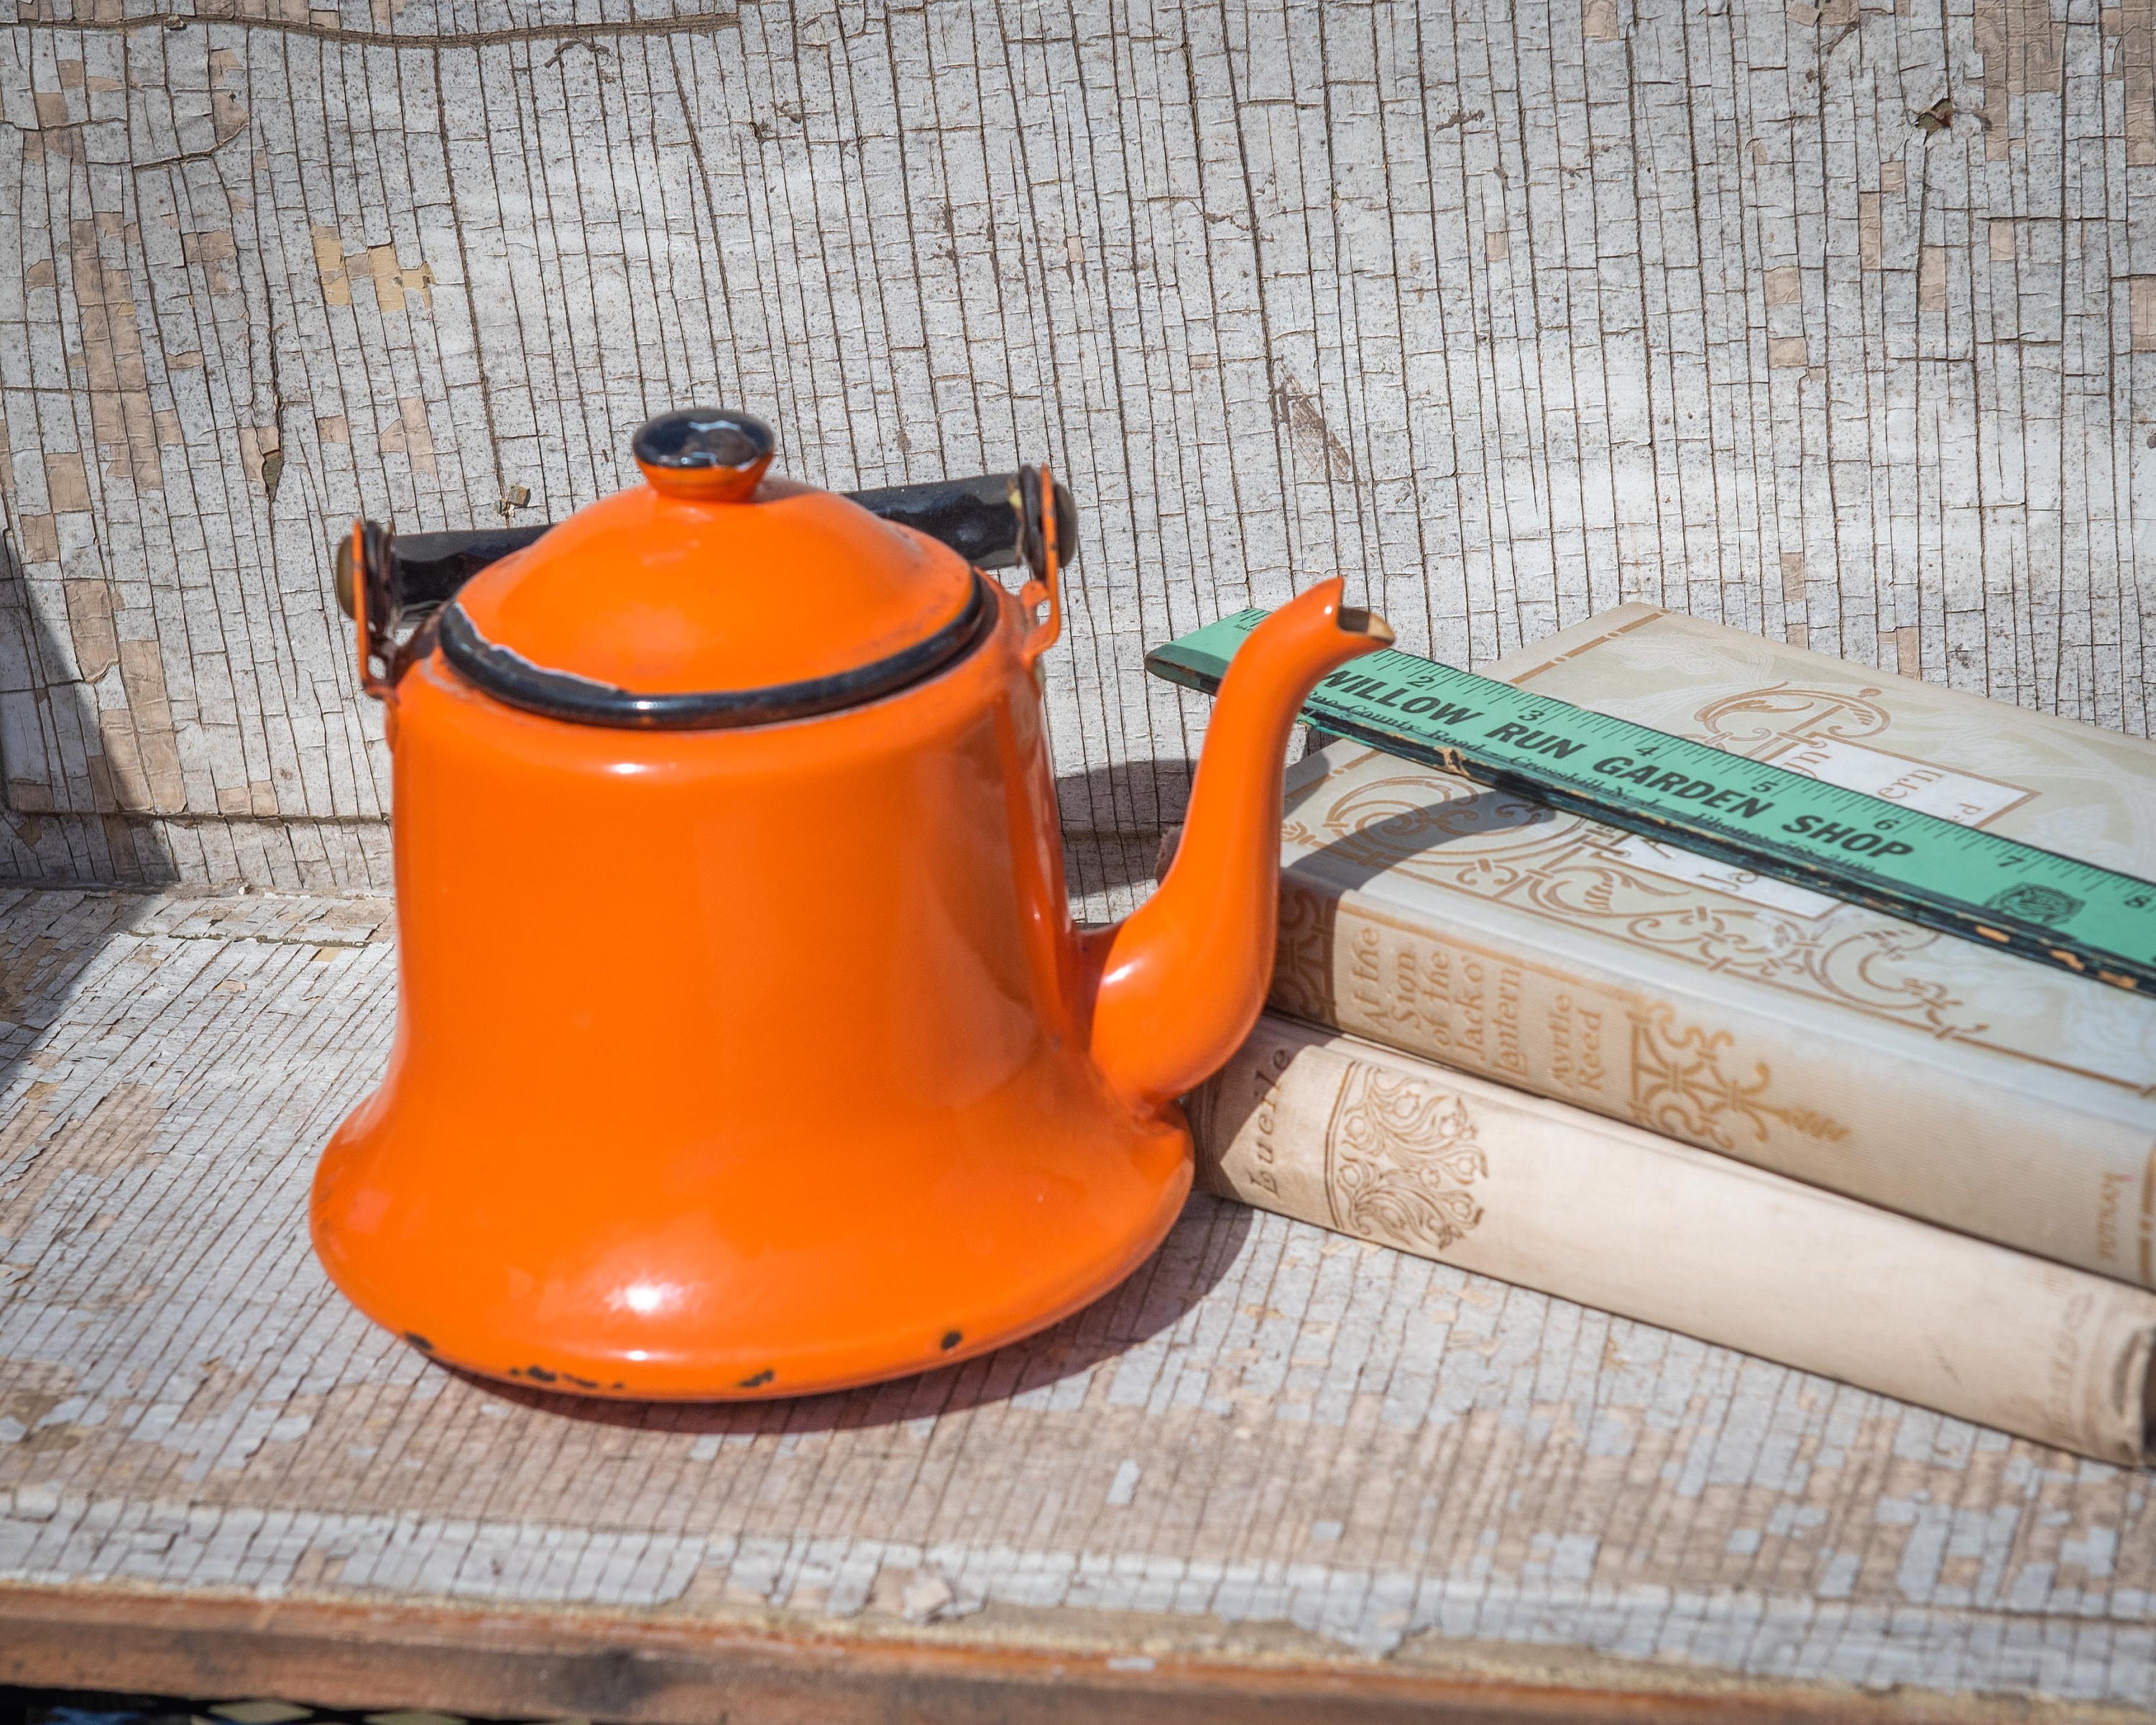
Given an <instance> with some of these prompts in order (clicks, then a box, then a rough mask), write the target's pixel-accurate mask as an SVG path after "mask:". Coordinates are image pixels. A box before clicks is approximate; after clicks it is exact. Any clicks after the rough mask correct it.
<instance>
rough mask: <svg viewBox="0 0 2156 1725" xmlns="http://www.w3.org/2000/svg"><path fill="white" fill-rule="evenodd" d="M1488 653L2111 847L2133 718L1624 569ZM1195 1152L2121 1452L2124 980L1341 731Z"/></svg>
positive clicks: (1855, 1373)
mask: <svg viewBox="0 0 2156 1725" xmlns="http://www.w3.org/2000/svg"><path fill="white" fill-rule="evenodd" d="M1489 674H1490V675H1494V676H1497V677H1501V678H1503V679H1505V680H1508V681H1511V682H1513V683H1515V684H1520V685H1528V686H1532V688H1533V689H1534V690H1536V691H1537V692H1543V693H1547V694H1548V695H1551V696H1555V697H1558V698H1559V699H1562V700H1564V701H1571V702H1573V703H1575V704H1577V705H1578V706H1585V707H1592V708H1594V709H1596V710H1598V711H1603V712H1606V713H1610V714H1614V715H1617V716H1621V717H1624V718H1627V719H1631V720H1635V721H1639V722H1640V723H1642V724H1646V725H1651V726H1655V728H1657V729H1659V730H1662V731H1666V732H1674V733H1676V734H1678V735H1681V736H1686V737H1693V738H1696V739H1697V740H1699V741H1702V742H1707V743H1711V744H1713V745H1715V746H1717V747H1722V748H1724V749H1727V750H1729V751H1731V752H1734V753H1737V754H1741V755H1744V756H1747V757H1751V758H1753V759H1756V760H1762V761H1771V762H1774V763H1775V764H1776V765H1777V766H1780V767H1784V768H1790V769H1793V770H1794V771H1796V772H1799V773H1809V774H1811V775H1813V776H1815V777H1816V778H1822V779H1827V780H1831V781H1832V782H1834V783H1837V784H1840V785H1844V786H1846V787H1849V788H1855V789H1859V790H1863V791H1867V792H1870V793H1873V794H1875V795H1877V796H1881V797H1885V798H1889V799H1891V800H1894V801H1897V802H1902V803H1907V804H1909V805H1910V806H1912V807H1915V808H1918V809H1924V810H1927V811H1928V812H1929V813H1931V814H1937V815H1941V816H1943V817H1944V818H1946V819H1950V820H1955V821H1960V822H1963V823H1966V824H1971V825H1980V826H1984V827H1987V828H1989V829H1992V830H1994V831H1996V832H1999V833H2001V834H2005V835H2007V836H2009V837H2011V838H2015V839H2021V840H2023V841H2024V842H2026V843H2029V844H2031V845H2039V846H2041V847H2042V848H2044V849H2046V850H2055V851H2059V852H2062V853H2064V854H2066V855H2071V856H2077V857H2081V858H2083V859H2085V860H2088V861H2091V862H2094V863H2099V864H2102V865H2106V866H2107V867H2110V868H2113V869H2117V870H2123V871H2124V872H2127V873H2131V874H2139V875H2148V874H2151V873H2152V872H2156V745H2152V744H2150V743H2149V742H2146V741H2143V740H2141V739H2138V738H2133V737H2124V736H2121V735H2117V734H2115V733H2112V732H2104V731H2099V730H2096V729H2093V728H2092V727H2089V726H2082V725H2077V724H2074V723H2072V722H2071V721H2063V720H2060V719H2056V718H2052V717H2048V716H2044V715H2041V714H2038V713H2033V712H2029V711H2024V710H2022V709H2020V708H2017V707H2014V706H2006V705H2004V704H2001V703H1998V702H1994V701H1984V700H1982V699H1979V698H1977V697H1974V696H1967V695H1960V694H1956V693H1953V692H1952V691H1948V690H1944V689H1939V688H1936V687H1933V686H1932V685H1928V684H1926V683H1922V682H1917V681H1914V680H1910V679H1907V678H1901V677H1895V676H1890V675H1885V674H1883V673H1881V672H1878V671H1875V670H1866V669H1865V668H1862V667H1860V666H1856V665H1848V664H1845V663H1843V662H1841V661H1840V660H1833V659H1829V658H1826V657H1825V656H1823V655H1819V654H1815V653H1809V652H1806V651H1804V650H1803V649H1799V648H1795V647H1791V646H1787V645H1784V644H1780V643H1777V642H1773V641H1768V640H1763V639H1758V638H1757V637H1754V636H1751V635H1748V634H1741V633H1739V632H1738V631H1736V630H1733V629H1725V628H1722V627H1721V626H1719V625H1717V624H1709V623H1702V622H1699V621H1697V620H1695V619H1691V618H1686V617H1681V616H1677V615H1675V614H1670V613H1666V612H1663V611H1659V610H1656V609H1655V608H1651V607H1648V606H1640V605H1635V606H1627V607H1625V608H1622V609H1620V610H1617V611H1614V612H1609V613H1606V614H1603V615H1601V616H1599V617H1596V618H1594V619H1590V620H1589V621H1588V622H1587V623H1584V624H1580V625H1578V627H1576V628H1574V629H1570V630H1568V631H1566V632H1565V633H1563V634H1559V635H1558V636H1556V637H1555V638H1554V639H1551V640H1548V641H1545V642H1543V643H1541V644H1538V645H1537V646H1535V647H1533V648H1531V649H1527V650H1525V651H1522V652H1521V653H1517V654H1515V655H1512V656H1511V657H1509V658H1507V659H1506V660H1501V662H1500V663H1499V664H1498V665H1496V666H1495V667H1493V668H1492V669H1491V671H1490V673H1489ZM1287 790H1288V796H1287V814H1286V829H1285V845H1286V855H1285V858H1284V860H1285V863H1286V869H1285V872H1284V874H1283V876H1282V885H1281V924H1280V953H1279V962H1278V966H1277V969H1276V975H1275V979H1274V983H1273V993H1272V1001H1271V1006H1272V1009H1271V1010H1270V1011H1269V1012H1268V1013H1267V1014H1266V1015H1265V1018H1264V1019H1262V1020H1261V1021H1260V1024H1259V1026H1258V1028H1257V1029H1256V1031H1255V1033H1254V1034H1253V1035H1252V1036H1251V1038H1250V1041H1249V1043H1248V1044H1247V1045H1245V1047H1244V1048H1243V1049H1242V1050H1241V1051H1240V1053H1239V1054H1238V1055H1237V1056H1236V1057H1235V1060H1233V1061H1232V1062H1230V1064H1229V1066H1228V1067H1227V1069H1226V1070H1224V1071H1223V1072H1222V1073H1221V1074H1220V1075H1219V1076H1218V1077H1216V1078H1215V1079H1214V1080H1213V1081H1211V1082H1210V1083H1209V1084H1208V1085H1207V1086H1204V1089H1202V1090H1201V1091H1199V1092H1198V1093H1197V1094H1196V1095H1194V1096H1193V1097H1192V1098H1191V1099H1190V1112H1191V1117H1192V1123H1193V1127H1194V1129H1195V1132H1196V1135H1197V1137H1198V1142H1199V1168H1200V1179H1201V1182H1202V1183H1204V1184H1205V1185H1207V1186H1208V1187H1209V1188H1210V1189H1212V1190H1214V1191H1216V1192H1218V1193H1220V1194H1225V1195H1229V1196H1232V1197H1235V1198H1238V1199H1243V1200H1245V1201H1246V1202H1248V1203H1250V1204H1256V1205H1259V1206H1260V1207H1262V1208H1265V1209H1272V1210H1277V1211H1280V1212H1281V1213H1283V1214H1287V1215H1291V1216H1296V1217H1299V1218H1301V1219H1305V1220H1307V1221H1311V1222H1315V1223H1317V1224H1321V1225H1322V1226H1324V1227H1327V1228H1332V1229H1337V1230H1340V1231H1342V1232H1344V1233H1347V1234H1352V1235H1358V1236H1359V1237H1361V1238H1363V1239H1365V1240H1375V1241H1378V1242H1380V1243H1382V1244H1384V1245H1390V1246H1394V1247H1397V1248H1399V1249H1400V1250H1405V1251H1410V1252H1415V1253H1419V1254H1422V1255H1426V1256H1429V1257H1433V1258H1438V1259H1441V1260H1445V1262H1448V1263H1452V1264H1456V1265H1458V1266H1460V1267H1462V1268H1464V1269H1467V1270H1471V1271H1480V1272H1482V1273H1484V1274H1487V1275H1490V1276H1498V1277H1501V1278H1502V1279H1504V1280H1506V1281H1512V1282H1517V1283H1519V1284H1522V1285H1523V1286H1528V1287H1532V1288H1537V1289H1540V1290H1542V1291H1546V1292H1548V1293H1551V1294H1555V1295H1558V1296H1563V1297H1564V1298H1567V1299H1571V1300H1575V1301H1579V1302H1581V1303H1583V1304H1585V1305H1589V1306H1594V1307H1599V1308H1601V1309H1603V1310H1604V1311H1608V1312H1615V1313H1618V1314H1620V1315H1622V1316H1625V1317H1634V1318H1639V1319H1642V1320H1645V1321H1647V1322H1653V1323H1656V1324H1660V1325H1663V1326H1665V1327H1669V1328H1671V1329H1676V1330H1681V1331H1683V1332H1687V1333H1689V1334H1691V1335H1693V1336H1697V1337H1702V1339H1705V1340H1707V1341H1711V1342H1716V1343H1722V1344H1725V1345H1727V1346H1729V1347H1732V1348H1741V1349H1743V1350H1746V1351H1748V1352H1750V1353H1756V1354H1759V1355H1762V1356H1763V1357H1765V1358H1769V1359H1774V1360H1777V1361H1779V1362H1782V1363H1786V1364H1789V1365H1793V1366H1796V1367H1799V1368H1803V1369H1804V1370H1808V1371H1812V1372H1817V1373H1823V1374H1825V1375H1827V1376H1830V1377H1834V1378H1842V1379H1845V1380H1846V1381H1848V1382H1850V1383H1852V1384H1857V1385H1860V1386H1861V1387H1863V1388H1865V1389H1873V1390H1877V1391H1880V1392H1882V1393H1884V1394H1891V1395H1893V1396H1897V1397H1900V1398H1902V1399H1906V1400H1909V1401H1912V1402H1917V1403H1920V1404H1923V1405H1926V1406H1928V1407H1932V1408H1936V1409H1941V1410H1943V1411H1944V1412H1947V1413H1949V1414H1956V1415H1958V1416H1960V1417H1962V1418H1964V1419H1968V1420H1974V1421H1977V1422H1979V1423H1980V1424H1984V1425H1993V1426H1996V1427H1999V1428H2001V1429H2003V1430H2007V1431H2010V1432H2014V1433H2016V1434H2019V1435H2024V1436H2027V1437H2031V1438H2035V1439H2037V1440H2040V1441H2043V1442H2046V1443H2050V1444H2054V1445H2060V1446H2061V1447H2064V1448H2066V1449H2070V1450H2076V1451H2077V1452H2079V1453H2081V1454H2082V1455H2092V1456H2096V1457H2098V1458H2100V1459H2102V1460H2105V1461H2115V1462H2122V1463H2127V1464H2138V1463H2141V1462H2143V1461H2147V1460H2148V1459H2149V1457H2150V1455H2151V1427H2152V1422H2156V1373H2152V1371H2151V1363H2152V1356H2156V1293H2151V1292H2150V1291H2148V1290H2149V1289H2150V1288H2151V1287H2156V999H2145V998H2143V997H2140V996H2138V995H2135V994H2132V993H2125V992H2123V991H2122V990H2119V989H2117V988H2107V987H2105V986H2103V985H2102V984H2101V983H2094V982H2090V981H2087V980H2085V979H2083V978H2077V977H2075V976H2072V975H2071V974H2069V973H2065V972H2063V971H2057V970H2053V969H2051V968H2047V967H2045V966H2042V965H2039V964H2036V963H2030V962H2029V961H2027V960H2025V959H2021V958H2017V957H2013V956H2011V955H2010V954H2006V953H2003V952H1993V951H1989V950H1987V949H1985V948H1983V947H1979V946H1977V945H1975V944H1974V943H1972V942H1968V941H1965V940H1961V939H1958V938H1954V937H1950V936H1947V935H1943V934H1935V933H1932V932H1928V931H1926V930H1924V929H1922V928H1919V927H1916V926H1915V925H1913V924H1911V923H1905V922H1897V921H1896V920H1894V919H1892V918H1891V917H1887V916H1881V915H1878V914H1876V913H1875V912H1872V911H1866V910H1863V909H1861V908H1859V907H1857V906H1853V905H1849V904H1845V903H1843V902H1840V901H1837V900H1835V899H1831V898H1827V897H1824V896H1820V895H1818V894H1816V893H1813V892H1810V891H1805V890H1803V889H1801V888H1799V887H1796V886H1788V885H1785V884H1784V883H1782V882H1780V881H1778V880H1770V879H1767V878H1763V877H1761V876H1758V875H1752V874H1748V873H1747V872H1745V871H1743V870H1738V869H1733V868H1731V867H1729V866H1727V865H1724V864H1721V863H1717V862H1713V861H1711V860H1707V859H1705V858H1703V857H1700V856H1697V855H1691V854H1689V853H1687V852H1685V851H1682V850H1676V849H1673V848H1671V847H1669V846H1667V845H1661V844H1657V843H1654V842H1651V841H1650V840H1647V839H1641V838H1637V837H1635V836H1632V835H1630V834H1625V833H1621V832H1618V831H1615V830H1614V829H1610V828H1608V827H1604V826H1602V825H1599V824H1596V823H1594V822H1593V821H1590V820H1587V819H1581V818H1579V817H1577V816H1573V815H1568V814H1558V813H1557V812H1556V811H1554V810H1552V809H1548V808H1545V807H1543V806H1541V805H1538V804H1536V803H1531V802H1527V801H1526V800H1524V799H1522V798H1518V797H1516V796H1512V795H1510V794H1507V793H1499V792H1494V791H1491V790H1489V789H1486V788H1483V787H1481V786H1478V785H1475V784H1472V783H1468V782H1467V781H1466V780H1464V779H1460V778H1452V777H1449V776H1448V775H1446V774H1444V773H1438V772H1435V771H1432V770H1430V769H1428V768H1421V767H1417V766H1414V765H1412V764H1410V763H1409V762H1404V761H1400V760H1397V759H1394V758H1393V757H1389V756H1386V755H1383V754H1379V753H1377V752H1373V751H1372V750H1369V749H1367V748H1364V747H1362V746H1360V745H1358V744H1355V743H1353V742H1332V743H1330V744H1329V745H1327V747H1323V748H1322V749H1320V750H1318V751H1317V752H1315V753H1313V754H1312V755H1309V756H1307V757H1305V759H1304V760H1303V761H1302V762H1300V763H1299V764H1298V765H1297V766H1296V767H1295V768H1291V769H1290V774H1289V779H1288V788H1287Z"/></svg>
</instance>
